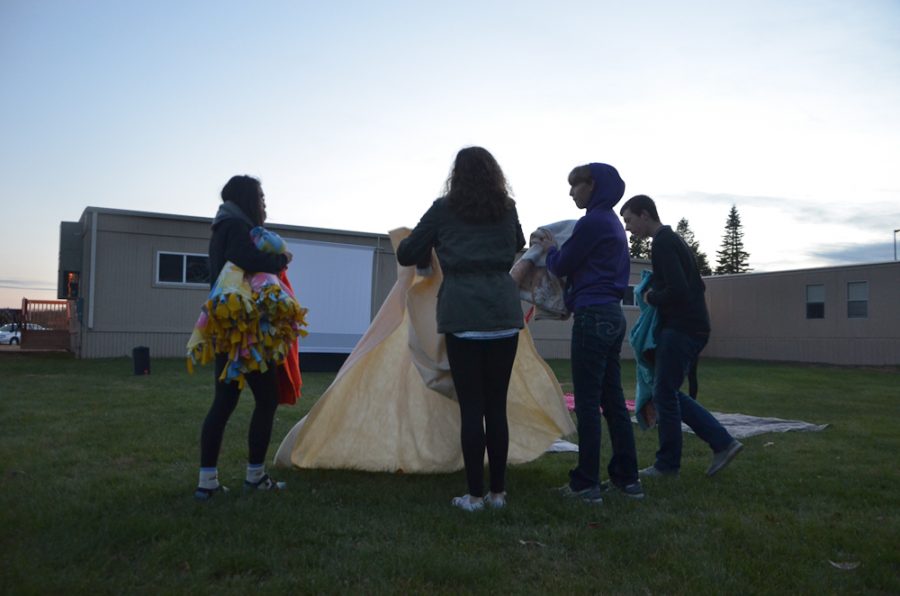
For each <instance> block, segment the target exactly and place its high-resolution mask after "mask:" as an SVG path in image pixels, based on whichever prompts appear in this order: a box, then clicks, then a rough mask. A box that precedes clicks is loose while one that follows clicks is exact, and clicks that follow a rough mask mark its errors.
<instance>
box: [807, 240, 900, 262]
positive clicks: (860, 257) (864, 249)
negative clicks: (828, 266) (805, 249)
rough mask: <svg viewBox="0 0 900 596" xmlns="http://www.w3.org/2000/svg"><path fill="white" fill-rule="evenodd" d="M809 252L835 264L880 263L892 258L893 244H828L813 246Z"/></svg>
mask: <svg viewBox="0 0 900 596" xmlns="http://www.w3.org/2000/svg"><path fill="white" fill-rule="evenodd" d="M810 254H811V255H813V256H815V257H819V258H821V259H826V260H828V261H831V262H833V263H834V264H836V265H848V264H854V263H881V262H884V261H892V260H893V259H894V245H893V243H892V242H869V243H862V244H849V243H846V244H837V245H835V244H829V245H827V246H820V247H818V248H813V249H812V250H811V251H810Z"/></svg>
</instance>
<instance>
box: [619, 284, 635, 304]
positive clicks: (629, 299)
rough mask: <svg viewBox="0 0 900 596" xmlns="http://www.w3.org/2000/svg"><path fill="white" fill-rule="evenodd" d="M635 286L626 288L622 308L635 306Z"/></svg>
mask: <svg viewBox="0 0 900 596" xmlns="http://www.w3.org/2000/svg"><path fill="white" fill-rule="evenodd" d="M634 305H635V303H634V286H628V287H627V288H625V295H624V296H622V306H634Z"/></svg>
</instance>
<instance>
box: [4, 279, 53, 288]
mask: <svg viewBox="0 0 900 596" xmlns="http://www.w3.org/2000/svg"><path fill="white" fill-rule="evenodd" d="M0 288H7V289H11V290H56V284H55V283H51V282H46V281H41V280H37V279H0Z"/></svg>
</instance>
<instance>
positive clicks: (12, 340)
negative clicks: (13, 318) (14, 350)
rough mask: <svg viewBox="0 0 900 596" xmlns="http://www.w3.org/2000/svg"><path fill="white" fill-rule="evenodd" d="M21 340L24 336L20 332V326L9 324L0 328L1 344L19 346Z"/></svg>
mask: <svg viewBox="0 0 900 596" xmlns="http://www.w3.org/2000/svg"><path fill="white" fill-rule="evenodd" d="M21 339H22V334H21V333H20V332H19V326H18V325H16V324H15V323H7V324H6V325H4V326H2V327H0V344H9V345H11V346H12V345H15V344H18V343H19V341H21Z"/></svg>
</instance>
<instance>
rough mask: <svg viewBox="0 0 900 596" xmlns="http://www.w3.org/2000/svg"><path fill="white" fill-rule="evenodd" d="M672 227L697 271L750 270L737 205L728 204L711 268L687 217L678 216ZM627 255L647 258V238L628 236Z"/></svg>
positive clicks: (648, 241)
mask: <svg viewBox="0 0 900 596" xmlns="http://www.w3.org/2000/svg"><path fill="white" fill-rule="evenodd" d="M675 231H676V232H677V233H678V235H679V236H681V238H682V239H683V240H684V242H685V244H687V245H688V247H689V248H690V249H691V252H692V253H693V254H694V260H696V261H697V269H699V270H700V275H712V274H713V273H715V274H716V275H726V274H729V273H744V272H746V271H750V267H749V264H748V259H749V258H750V253H748V252H747V251H745V250H744V229H743V226H742V225H741V216H740V214H739V213H738V210H737V206H736V205H732V206H731V211H729V212H728V219H727V220H726V221H725V233H724V235H723V236H722V247H721V248H720V249H719V250H718V251H716V268H715V270H713V269H712V267H711V266H710V264H709V259H708V258H707V256H706V253H705V252H703V251H702V250H700V243H699V242H697V239H696V238H695V237H694V232H693V230H691V227H690V224H688V220H687V218H684V217H682V218H681V220H679V222H678V226H677V227H676V228H675ZM629 245H630V253H631V257H632V258H635V259H649V258H650V239H649V238H644V239H639V238H636V237H634V236H631V239H630V240H629Z"/></svg>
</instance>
